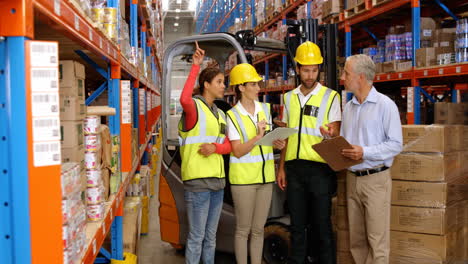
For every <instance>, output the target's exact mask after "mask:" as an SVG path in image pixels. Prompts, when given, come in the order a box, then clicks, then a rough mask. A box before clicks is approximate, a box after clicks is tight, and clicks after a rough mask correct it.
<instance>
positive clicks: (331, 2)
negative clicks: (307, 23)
mask: <svg viewBox="0 0 468 264" xmlns="http://www.w3.org/2000/svg"><path fill="white" fill-rule="evenodd" d="M342 10H343V1H341V0H328V1H326V2H324V3H323V5H322V17H327V16H330V15H333V14H339V13H340V12H341V11H342Z"/></svg>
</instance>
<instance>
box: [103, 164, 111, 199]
mask: <svg viewBox="0 0 468 264" xmlns="http://www.w3.org/2000/svg"><path fill="white" fill-rule="evenodd" d="M110 175H111V171H110V169H109V168H103V169H101V178H102V185H103V187H104V199H105V200H106V201H107V200H109V196H110Z"/></svg>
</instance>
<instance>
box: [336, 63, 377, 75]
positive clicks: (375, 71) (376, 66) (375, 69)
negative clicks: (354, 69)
mask: <svg viewBox="0 0 468 264" xmlns="http://www.w3.org/2000/svg"><path fill="white" fill-rule="evenodd" d="M375 72H376V73H382V72H383V63H376V64H375ZM340 76H341V75H340Z"/></svg>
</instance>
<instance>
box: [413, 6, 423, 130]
mask: <svg viewBox="0 0 468 264" xmlns="http://www.w3.org/2000/svg"><path fill="white" fill-rule="evenodd" d="M411 19H412V29H413V67H414V66H416V50H417V49H419V47H420V31H421V26H420V20H421V7H420V1H419V0H412V1H411ZM413 85H414V123H415V124H417V125H418V124H420V123H421V89H422V88H421V86H419V81H418V80H413Z"/></svg>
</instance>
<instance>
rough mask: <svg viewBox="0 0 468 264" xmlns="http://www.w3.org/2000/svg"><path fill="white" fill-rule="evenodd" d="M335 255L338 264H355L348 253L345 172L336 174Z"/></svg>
mask: <svg viewBox="0 0 468 264" xmlns="http://www.w3.org/2000/svg"><path fill="white" fill-rule="evenodd" d="M335 215H336V217H335V219H334V220H335V222H334V223H335V226H336V229H337V232H336V251H337V252H336V254H337V257H336V258H337V263H338V264H355V263H354V260H353V258H352V257H351V252H350V251H349V226H348V208H347V207H346V171H341V172H339V173H338V186H337V207H336V208H335Z"/></svg>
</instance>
